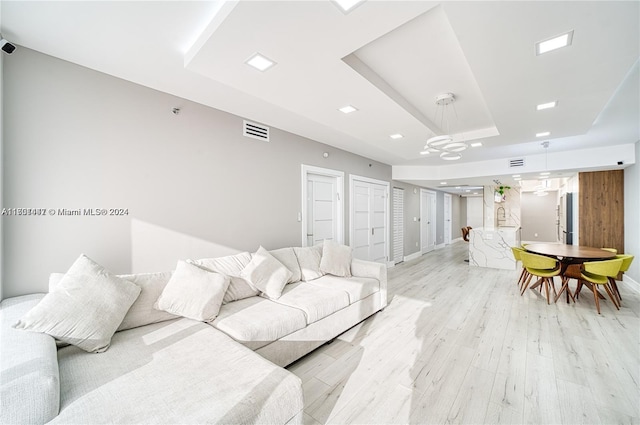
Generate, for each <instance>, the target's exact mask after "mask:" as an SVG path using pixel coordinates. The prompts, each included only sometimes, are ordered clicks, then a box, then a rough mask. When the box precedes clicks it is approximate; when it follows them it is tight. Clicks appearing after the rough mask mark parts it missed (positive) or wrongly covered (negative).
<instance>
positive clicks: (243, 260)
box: [187, 252, 258, 304]
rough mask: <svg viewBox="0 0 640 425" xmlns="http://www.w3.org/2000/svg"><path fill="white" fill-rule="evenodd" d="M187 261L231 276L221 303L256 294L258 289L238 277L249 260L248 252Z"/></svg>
mask: <svg viewBox="0 0 640 425" xmlns="http://www.w3.org/2000/svg"><path fill="white" fill-rule="evenodd" d="M187 261H188V262H189V263H191V264H195V265H196V266H198V267H201V268H203V269H205V270H209V271H212V272H216V273H220V274H223V275H225V276H229V277H230V278H231V283H230V284H229V288H227V292H226V293H225V294H224V300H223V301H222V304H227V303H230V302H232V301H237V300H242V299H245V298H249V297H255V296H256V295H258V291H257V290H256V289H255V288H252V287H251V285H249V283H248V282H247V281H246V280H244V279H243V278H241V277H240V273H242V270H243V269H244V268H245V267H246V266H247V264H249V261H251V254H249V253H248V252H242V253H240V254H236V255H229V256H226V257H218V258H202V259H199V260H187Z"/></svg>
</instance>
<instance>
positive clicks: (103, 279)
mask: <svg viewBox="0 0 640 425" xmlns="http://www.w3.org/2000/svg"><path fill="white" fill-rule="evenodd" d="M139 294H140V287H139V286H137V285H136V284H135V283H132V282H129V281H128V280H124V279H121V278H119V277H117V276H115V275H113V274H111V273H109V272H108V271H107V270H106V269H104V268H103V267H102V266H100V265H99V264H97V263H96V262H94V261H93V260H91V259H90V258H89V257H87V256H86V255H84V254H83V255H80V257H78V259H77V260H76V261H75V262H74V263H73V265H72V266H71V268H69V270H68V271H67V273H66V274H65V275H64V277H63V278H62V280H61V281H60V283H59V285H58V289H57V290H55V291H53V292H50V293H48V294H47V295H45V296H44V298H42V300H41V301H40V302H39V303H38V304H37V305H36V306H35V307H33V308H32V309H31V310H29V312H28V313H27V314H25V315H24V316H22V318H21V319H20V320H18V322H17V323H16V324H15V327H16V329H23V330H27V331H33V332H44V333H46V334H48V335H51V336H52V337H54V338H56V339H59V340H60V341H62V342H66V343H68V344H72V345H76V346H78V347H80V348H82V349H83V350H85V351H89V352H95V353H99V352H102V351H105V350H106V349H107V348H109V342H110V340H111V337H112V336H113V334H114V333H115V331H116V329H117V328H118V326H120V324H121V323H122V320H123V319H124V316H125V314H127V311H128V310H129V307H131V305H132V304H133V302H134V301H135V300H136V298H138V295H139Z"/></svg>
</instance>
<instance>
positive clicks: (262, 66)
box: [245, 53, 276, 71]
mask: <svg viewBox="0 0 640 425" xmlns="http://www.w3.org/2000/svg"><path fill="white" fill-rule="evenodd" d="M245 63H246V64H247V65H250V66H252V67H254V68H255V69H257V70H258V71H266V70H267V69H269V68H271V67H272V66H274V65H275V64H276V63H275V62H274V61H272V60H271V59H269V58H267V57H266V56H263V55H261V54H260V53H255V54H254V55H253V56H251V57H250V58H249V59H247V61H246V62H245Z"/></svg>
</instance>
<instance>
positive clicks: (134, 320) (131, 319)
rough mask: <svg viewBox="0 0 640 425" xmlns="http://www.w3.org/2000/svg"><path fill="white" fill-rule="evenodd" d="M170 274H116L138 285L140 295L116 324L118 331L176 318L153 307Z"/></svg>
mask: <svg viewBox="0 0 640 425" xmlns="http://www.w3.org/2000/svg"><path fill="white" fill-rule="evenodd" d="M171 274H172V272H159V273H137V274H124V275H118V277H121V278H122V279H125V280H128V281H130V282H133V283H135V284H136V285H138V286H139V287H140V295H139V296H138V298H137V299H136V300H135V301H134V302H133V304H131V308H130V309H129V311H127V314H125V316H124V319H122V323H121V324H120V326H118V330H119V331H123V330H126V329H132V328H137V327H138V326H145V325H149V324H151V323H158V322H163V321H165V320H171V319H176V318H177V317H176V316H175V315H174V314H171V313H168V312H166V311H162V310H157V309H155V308H153V305H154V304H155V303H156V301H157V300H158V298H160V295H161V294H162V291H163V290H164V288H165V286H167V283H168V282H169V279H171Z"/></svg>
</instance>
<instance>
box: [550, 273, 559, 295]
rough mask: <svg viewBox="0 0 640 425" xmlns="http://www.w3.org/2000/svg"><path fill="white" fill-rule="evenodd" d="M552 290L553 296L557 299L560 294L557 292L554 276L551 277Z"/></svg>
mask: <svg viewBox="0 0 640 425" xmlns="http://www.w3.org/2000/svg"><path fill="white" fill-rule="evenodd" d="M551 288H552V289H553V295H555V296H556V297H557V296H558V293H557V292H556V281H555V280H554V279H553V276H551Z"/></svg>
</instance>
